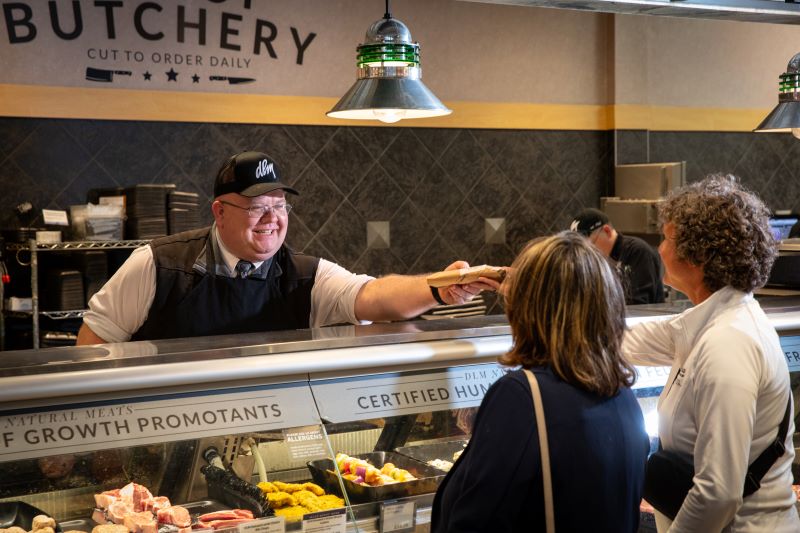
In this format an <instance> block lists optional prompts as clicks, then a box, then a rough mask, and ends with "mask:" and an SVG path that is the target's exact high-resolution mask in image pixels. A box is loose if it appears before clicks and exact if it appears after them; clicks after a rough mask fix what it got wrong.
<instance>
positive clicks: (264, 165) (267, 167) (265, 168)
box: [256, 159, 278, 180]
mask: <svg viewBox="0 0 800 533" xmlns="http://www.w3.org/2000/svg"><path fill="white" fill-rule="evenodd" d="M267 174H272V178H273V179H276V180H277V179H278V177H277V176H276V175H275V169H274V166H273V163H272V161H270V160H269V159H262V160H261V162H260V163H259V164H258V166H257V167H256V179H257V180H260V179H261V178H265V177H266V176H267Z"/></svg>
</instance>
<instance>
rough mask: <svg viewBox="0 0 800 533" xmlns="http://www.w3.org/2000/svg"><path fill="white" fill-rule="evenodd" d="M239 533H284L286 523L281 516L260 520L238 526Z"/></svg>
mask: <svg viewBox="0 0 800 533" xmlns="http://www.w3.org/2000/svg"><path fill="white" fill-rule="evenodd" d="M238 529H239V533H284V532H285V531H286V522H285V520H284V518H283V517H282V516H273V517H270V518H260V519H258V520H253V521H252V522H245V523H244V524H239V528H238Z"/></svg>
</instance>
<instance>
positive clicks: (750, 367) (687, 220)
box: [623, 175, 800, 533]
mask: <svg viewBox="0 0 800 533" xmlns="http://www.w3.org/2000/svg"><path fill="white" fill-rule="evenodd" d="M659 215H660V219H661V225H662V232H663V235H664V240H663V242H662V243H661V246H660V247H659V253H660V254H661V259H662V261H663V263H664V268H665V274H664V283H665V284H667V285H669V286H670V287H673V288H674V289H676V290H679V291H680V292H682V293H684V294H686V296H688V298H689V300H691V302H692V303H693V304H694V307H692V308H691V309H689V310H687V311H685V312H683V313H681V314H680V315H678V316H677V317H675V318H671V319H668V320H664V321H659V322H647V323H643V324H639V325H636V326H634V327H633V328H632V329H631V330H630V331H628V333H626V335H625V340H624V343H623V349H624V352H625V355H626V356H627V357H628V360H629V361H631V362H633V363H635V364H644V365H647V364H651V365H671V366H672V371H671V373H670V376H669V378H668V380H667V384H666V386H665V387H664V391H663V392H662V393H661V397H660V399H659V402H658V413H659V436H660V439H661V446H662V447H663V449H664V450H665V451H666V452H673V453H674V454H676V456H677V457H679V458H681V460H684V461H685V462H686V464H687V465H690V466H693V468H694V477H693V478H692V479H691V481H692V483H693V484H692V485H691V488H690V489H689V491H688V493H687V494H686V496H685V499H684V500H683V503H682V505H681V506H680V509H679V510H678V511H677V514H676V515H675V516H674V517H673V518H674V521H671V520H670V519H669V518H668V517H667V516H665V515H664V514H662V513H661V512H659V511H658V509H657V510H656V522H657V525H658V531H659V532H660V533H663V532H664V531H667V530H669V532H670V533H678V532H703V533H713V532H718V531H726V532H727V531H731V532H756V531H758V532H764V531H769V532H770V533H781V532H787V533H788V532H797V531H800V519H798V515H797V511H796V510H795V505H794V504H795V496H794V493H793V492H792V487H791V485H792V471H791V465H792V460H793V458H794V448H793V446H792V433H794V428H793V427H792V426H793V424H791V423H790V424H789V429H788V435H787V436H786V438H785V439H784V444H785V446H786V451H785V453H783V454H782V455H780V456H778V457H777V459H774V457H771V458H770V460H774V462H772V463H771V466H769V464H770V463H769V462H767V463H766V464H767V465H768V466H767V468H768V470H767V472H766V475H764V476H763V478H762V479H761V486H760V488H758V489H757V490H756V491H755V492H754V493H751V494H748V495H747V496H745V495H744V494H745V492H747V491H745V478H746V476H747V474H748V469H749V468H750V465H752V464H753V462H754V461H755V460H756V458H758V457H759V456H760V455H761V454H762V452H764V451H765V450H767V448H768V447H770V446H771V445H772V444H773V442H774V441H776V438H777V435H778V432H779V431H778V429H779V425H780V424H781V422H782V421H783V420H784V417H785V415H786V413H787V409H788V410H789V414H790V415H791V389H790V387H789V372H788V368H787V364H786V359H785V357H784V354H783V350H782V349H781V346H780V343H779V341H778V335H777V333H776V332H775V328H774V327H772V325H771V324H770V322H769V320H767V317H766V315H765V314H764V312H763V311H762V310H761V306H760V305H759V304H758V302H757V301H756V300H755V299H754V298H753V294H752V291H753V290H754V289H756V288H759V287H761V286H763V285H764V284H765V283H766V281H767V277H768V275H769V272H770V268H771V267H772V263H773V261H774V260H775V256H776V254H777V245H776V242H775V241H774V239H773V237H772V233H771V232H770V229H769V224H768V216H769V212H768V210H767V208H766V206H765V205H764V204H763V203H762V202H761V200H759V199H758V197H756V196H755V195H754V194H752V193H750V192H748V191H746V190H745V189H743V188H742V187H741V186H740V185H738V184H737V182H736V178H734V177H733V176H722V175H714V176H710V177H708V178H706V179H705V180H703V181H700V182H697V183H693V184H691V185H688V186H685V187H683V188H681V189H678V190H676V191H674V192H673V193H672V194H670V195H669V197H668V198H667V199H666V200H665V201H664V202H662V203H661V204H660V206H659ZM789 421H791V417H790V418H789ZM767 453H770V452H767ZM776 455H777V454H776ZM689 472H690V475H689V476H687V478H688V477H691V471H689ZM647 475H648V480H647V483H646V484H647V485H648V487H650V486H653V487H665V486H666V483H665V482H664V480H663V479H662V478H661V477H660V476H658V471H657V470H656V469H655V468H653V469H651V467H650V466H648V474H647ZM651 476H653V477H652V478H651ZM660 490H661V491H663V490H664V489H663V488H661V489H660ZM750 492H752V490H751V491H750ZM663 494H664V493H663V492H660V493H659V492H658V491H656V493H655V495H654V497H653V500H654V501H655V500H656V499H657V498H656V497H655V496H658V497H659V498H660V497H662V496H663ZM662 508H663V505H662ZM665 512H666V511H665Z"/></svg>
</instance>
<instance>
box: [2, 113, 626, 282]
mask: <svg viewBox="0 0 800 533" xmlns="http://www.w3.org/2000/svg"><path fill="white" fill-rule="evenodd" d="M246 149H255V150H261V151H264V152H267V153H268V154H270V155H271V156H272V157H274V158H275V160H276V161H277V162H278V163H279V165H280V166H281V169H282V171H283V175H284V177H286V178H287V181H288V182H289V183H290V184H292V185H293V186H295V187H296V188H297V189H299V190H300V192H301V196H300V197H299V198H297V199H292V203H293V204H295V209H294V210H293V211H292V213H291V222H290V226H289V236H288V239H287V241H288V242H289V244H290V245H292V246H293V247H294V248H296V249H299V250H304V251H306V252H308V253H312V254H317V255H320V256H322V257H325V258H328V259H331V260H334V261H336V262H338V263H340V264H341V265H343V266H345V267H347V268H349V269H351V270H354V271H358V272H367V273H370V274H373V275H381V274H387V273H390V272H397V273H412V272H423V271H432V270H438V269H441V268H443V267H445V266H447V265H448V264H449V263H450V262H452V261H453V260H455V259H464V260H466V261H469V262H470V263H473V264H479V263H489V264H509V262H510V261H511V260H512V259H513V257H514V255H515V253H516V252H517V251H518V250H519V249H520V247H521V246H522V245H523V244H524V243H525V242H526V241H527V240H529V239H530V238H532V237H535V236H537V235H542V234H546V233H548V232H552V231H555V230H559V229H562V228H565V227H566V226H567V225H568V223H569V220H570V217H571V215H572V214H573V213H575V212H576V211H578V210H579V209H581V208H582V207H585V206H597V205H599V198H600V196H601V195H602V194H605V185H606V184H607V183H608V179H609V176H610V172H611V168H612V135H611V134H610V133H609V132H596V131H584V132H566V131H519V130H509V131H503V130H468V129H425V128H419V129H417V128H380V127H307V126H271V125H239V124H199V123H198V124H194V123H167V122H123V121H92V120H39V119H15V118H2V119H0V190H2V191H3V193H2V194H1V195H0V227H8V226H9V224H10V223H12V222H13V215H12V214H11V211H12V209H13V207H14V206H15V205H16V204H18V203H20V202H22V201H25V200H29V201H31V202H32V203H33V204H34V205H35V207H37V208H39V209H41V208H50V209H68V206H69V205H72V204H80V203H85V202H86V193H87V190H88V189H90V188H95V187H113V186H122V187H127V186H131V185H134V184H137V183H176V184H177V186H178V189H179V190H184V191H192V192H197V193H199V194H200V195H201V198H202V199H203V201H204V203H205V205H203V206H202V208H201V211H202V213H203V220H204V222H208V223H210V221H211V215H210V210H209V205H210V202H211V200H212V198H211V197H210V195H211V185H212V182H213V176H214V175H215V173H216V170H217V168H218V167H219V165H220V164H221V163H222V162H224V161H225V160H226V159H227V158H228V157H229V156H230V155H232V154H234V153H236V152H238V151H241V150H246ZM487 218H491V219H497V218H504V219H505V232H504V235H505V240H504V242H492V243H487V238H488V240H490V241H496V240H501V241H502V238H501V239H498V236H497V235H495V233H494V232H488V233H487V231H486V219H487ZM369 222H383V223H384V224H379V225H373V226H372V230H370V231H371V232H372V231H374V229H375V228H383V229H385V227H386V225H387V224H385V223H388V227H389V240H388V246H386V244H387V243H386V242H384V241H385V239H383V238H380V239H374V238H372V239H371V242H372V243H373V247H368V243H367V235H368V231H367V226H368V223H369ZM493 222H494V224H495V225H496V224H497V221H493ZM371 235H372V233H371ZM501 237H502V236H501Z"/></svg>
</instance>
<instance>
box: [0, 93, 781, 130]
mask: <svg viewBox="0 0 800 533" xmlns="http://www.w3.org/2000/svg"><path fill="white" fill-rule="evenodd" d="M335 103H336V99H335V98H321V97H308V96H277V95H254V94H230V93H187V92H165V91H134V90H126V89H110V88H103V89H85V88H77V87H46V86H40V85H7V84H5V85H4V84H0V116H6V117H39V118H76V119H106V120H160V121H169V122H233V123H258V124H297V125H345V126H365V125H369V126H377V125H380V123H379V122H377V121H350V120H335V119H329V118H328V117H326V116H325V112H326V111H327V110H329V109H330V108H331V107H333V105H334V104H335ZM447 105H448V106H449V107H450V108H451V109H453V114H452V115H449V116H446V117H439V118H431V119H416V120H404V121H400V122H398V123H397V124H395V125H393V126H395V127H396V126H405V127H431V128H494V129H497V128H500V129H542V130H549V129H553V130H611V129H650V130H656V131H751V130H752V129H753V128H755V127H756V126H757V125H758V124H759V122H760V121H761V120H762V119H763V118H764V117H765V116H766V115H767V113H768V112H769V111H770V110H769V109H725V108H689V107H668V106H637V105H565V104H529V103H500V102H447Z"/></svg>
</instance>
